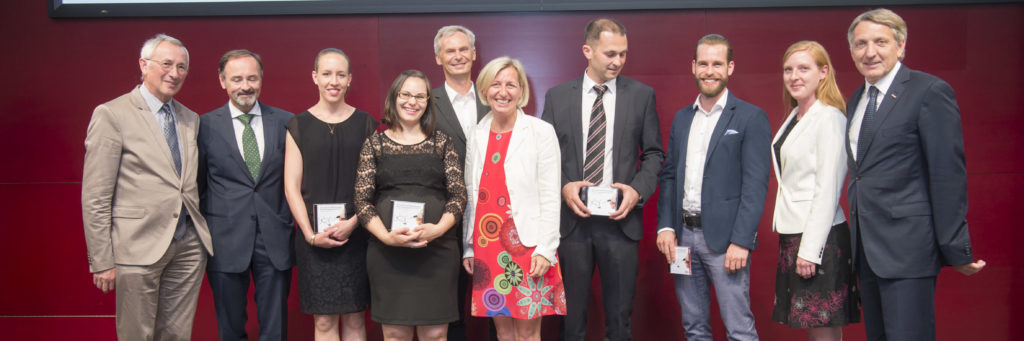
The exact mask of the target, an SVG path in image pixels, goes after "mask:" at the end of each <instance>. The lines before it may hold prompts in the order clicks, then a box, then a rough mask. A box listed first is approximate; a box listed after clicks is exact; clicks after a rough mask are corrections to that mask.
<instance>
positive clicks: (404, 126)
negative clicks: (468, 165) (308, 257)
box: [355, 70, 466, 341]
mask: <svg viewBox="0 0 1024 341" xmlns="http://www.w3.org/2000/svg"><path fill="white" fill-rule="evenodd" d="M432 99H433V97H431V95H430V84H429V83H428V81H427V77H426V76H424V75H423V73H422V72H419V71H416V70H409V71H405V72H403V73H402V74H401V75H399V76H398V78H397V79H395V82H394V83H393V84H392V85H391V90H390V91H388V95H387V98H386V99H385V101H384V108H385V112H384V118H383V122H384V124H387V126H388V130H386V131H384V132H379V133H376V134H373V136H371V137H370V138H369V139H367V140H366V142H365V143H364V144H363V148H362V151H361V152H360V154H359V170H358V175H357V178H356V188H355V191H356V210H357V212H358V215H359V221H360V222H361V223H362V224H363V226H366V229H367V230H369V231H370V233H372V234H373V236H374V237H375V238H370V243H369V247H368V249H367V252H366V267H367V272H368V273H369V276H370V286H371V287H372V288H373V289H372V290H371V304H372V305H373V310H372V314H371V317H372V318H373V320H374V321H377V322H380V323H381V324H382V326H383V331H384V339H385V340H412V338H413V335H414V334H415V335H417V336H418V337H419V339H420V340H423V341H426V340H444V339H445V338H446V337H447V332H448V330H447V325H448V323H449V322H452V321H455V320H457V319H458V309H457V307H456V304H457V302H458V300H457V299H456V294H455V292H456V285H457V281H458V271H459V259H460V257H461V255H460V254H459V246H458V243H459V240H458V238H457V237H456V236H455V230H454V229H452V225H454V224H455V221H456V217H459V216H460V215H461V214H462V212H463V209H464V207H465V205H466V187H465V184H464V183H463V176H462V164H461V163H460V162H459V157H458V154H456V152H455V147H454V146H453V145H452V140H451V138H450V137H449V136H447V135H445V134H444V133H442V132H439V131H435V130H434V117H433V114H432V113H430V112H429V111H428V110H427V108H430V107H431V101H432ZM396 202H405V203H422V204H423V210H422V212H421V214H419V215H417V218H416V219H417V220H418V222H419V224H418V225H413V226H412V227H397V226H396V227H395V228H393V229H392V228H391V227H392V218H393V217H392V212H393V207H394V206H395V203H396Z"/></svg>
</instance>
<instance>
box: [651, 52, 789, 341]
mask: <svg viewBox="0 0 1024 341" xmlns="http://www.w3.org/2000/svg"><path fill="white" fill-rule="evenodd" d="M692 68H693V75H694V76H695V77H696V81H697V87H698V88H699V89H700V95H699V96H698V97H697V101H696V103H694V104H693V105H690V106H686V107H684V108H683V109H680V110H679V112H677V113H676V116H675V118H674V119H673V122H672V130H671V134H670V135H669V145H668V150H669V153H668V160H666V161H665V166H664V168H663V169H662V171H661V192H660V193H661V194H660V195H659V197H658V226H659V227H660V228H659V230H658V240H657V245H658V250H659V251H661V252H662V253H663V254H664V255H665V257H666V260H668V262H670V263H671V262H673V261H674V260H675V257H676V246H677V245H678V246H685V247H689V250H690V259H691V266H692V274H691V275H676V276H674V279H675V289H676V298H677V299H678V300H679V305H680V306H681V307H682V312H683V327H684V328H685V329H686V339H687V340H691V341H695V340H711V338H712V334H711V323H710V318H711V316H710V315H711V302H710V300H711V291H710V288H709V287H708V284H709V283H710V284H712V285H714V287H715V294H716V297H717V298H718V307H719V309H720V310H721V312H722V320H723V322H724V323H725V328H726V330H727V334H728V337H729V339H730V340H757V339H758V338H757V331H756V330H755V329H754V314H753V313H752V312H751V311H750V294H749V292H750V268H749V267H748V265H749V264H750V262H749V259H750V258H749V256H750V251H751V250H753V249H754V248H756V247H757V228H758V225H759V223H760V221H761V213H762V212H763V211H764V201H765V196H766V195H767V192H768V173H769V169H770V167H771V158H770V155H771V151H770V148H771V130H770V128H769V125H768V116H767V115H765V112H764V110H761V108H758V107H756V106H754V105H751V104H750V103H747V102H744V101H743V100H740V99H739V98H736V96H733V95H732V94H731V93H729V91H728V89H726V85H727V84H728V82H729V76H730V75H731V74H732V72H733V68H734V63H733V60H732V47H731V45H729V41H728V40H726V39H725V37H722V36H720V35H717V34H709V35H707V36H704V37H703V38H701V39H700V40H699V41H697V49H696V53H695V54H694V59H693V61H692Z"/></svg>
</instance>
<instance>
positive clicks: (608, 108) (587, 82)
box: [581, 72, 618, 187]
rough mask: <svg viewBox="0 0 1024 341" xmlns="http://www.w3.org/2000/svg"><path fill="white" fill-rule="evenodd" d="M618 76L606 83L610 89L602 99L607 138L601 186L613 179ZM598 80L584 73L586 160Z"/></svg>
mask: <svg viewBox="0 0 1024 341" xmlns="http://www.w3.org/2000/svg"><path fill="white" fill-rule="evenodd" d="M616 80H618V78H614V79H612V80H609V81H607V82H604V85H606V86H608V90H606V91H605V92H604V98H603V99H602V105H604V118H605V122H606V123H605V133H604V134H605V138H604V170H603V171H602V173H601V175H602V177H601V183H600V185H601V186H605V187H607V186H611V184H612V183H613V182H612V181H613V180H612V169H613V167H612V166H613V163H614V161H613V160H614V158H612V150H614V148H613V147H614V146H615V139H614V138H612V137H613V136H615V134H614V132H615V99H616V95H618V89H616V86H615V81H616ZM595 85H597V82H595V81H594V80H592V79H590V76H588V75H587V74H586V72H584V73H583V89H582V91H583V102H582V105H583V106H582V108H583V110H582V113H581V114H582V115H583V120H582V121H583V134H582V135H583V148H581V149H582V150H583V155H582V157H583V159H582V160H584V162H585V160H586V159H587V138H588V137H589V136H590V111H591V110H593V109H594V101H595V100H597V90H594V86H595Z"/></svg>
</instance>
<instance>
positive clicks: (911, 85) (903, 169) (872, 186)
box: [846, 65, 973, 278]
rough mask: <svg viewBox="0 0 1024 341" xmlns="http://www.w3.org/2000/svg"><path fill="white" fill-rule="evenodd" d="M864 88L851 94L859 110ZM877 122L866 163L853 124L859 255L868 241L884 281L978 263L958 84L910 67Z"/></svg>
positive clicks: (899, 75)
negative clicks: (969, 211) (973, 244)
mask: <svg viewBox="0 0 1024 341" xmlns="http://www.w3.org/2000/svg"><path fill="white" fill-rule="evenodd" d="M863 92H864V86H863V85H862V86H861V87H860V88H859V89H857V91H856V92H854V93H853V96H851V97H850V101H849V103H848V104H847V106H846V108H847V112H848V113H851V115H852V114H853V113H854V110H856V108H857V103H858V102H859V101H860V98H861V95H862V94H863ZM850 122H853V120H852V119H851V120H850ZM875 122H876V123H875V124H876V125H877V126H878V129H877V130H876V131H875V135H874V137H873V138H872V139H871V141H870V145H868V146H867V150H866V152H865V154H864V156H863V158H862V159H860V160H854V155H855V154H856V151H853V150H850V143H849V142H850V141H849V136H850V132H849V124H848V125H847V134H846V137H847V140H846V153H847V164H848V166H849V167H848V168H849V169H850V173H849V185H848V187H847V200H848V201H849V204H850V227H851V228H853V232H854V233H853V243H854V244H853V245H854V252H857V251H856V249H857V248H856V245H857V238H863V240H862V241H861V242H862V245H863V246H864V256H865V257H866V259H867V260H868V263H869V264H871V269H872V270H873V271H874V272H875V274H877V275H878V276H879V277H882V278H918V277H926V276H936V275H938V273H939V270H940V269H941V268H942V266H943V265H961V264H967V263H970V262H972V261H973V256H972V254H971V237H970V235H969V234H968V231H967V165H966V162H965V161H964V139H963V133H962V131H961V128H960V109H959V108H958V107H957V105H956V96H955V95H954V94H953V89H952V88H951V87H950V86H949V84H947V83H946V82H944V81H943V80H941V79H939V78H937V77H935V76H932V75H929V74H927V73H924V72H920V71H914V70H911V69H909V68H907V67H906V65H903V66H901V67H900V69H899V70H898V71H897V72H896V76H895V78H894V79H893V82H892V85H890V86H889V90H888V91H887V92H886V93H885V95H884V96H883V99H882V103H881V104H879V106H878V110H877V111H876V113H875ZM863 140H864V139H863V138H861V141H863ZM854 255H855V257H853V259H854V260H856V259H857V257H856V253H855V254H854Z"/></svg>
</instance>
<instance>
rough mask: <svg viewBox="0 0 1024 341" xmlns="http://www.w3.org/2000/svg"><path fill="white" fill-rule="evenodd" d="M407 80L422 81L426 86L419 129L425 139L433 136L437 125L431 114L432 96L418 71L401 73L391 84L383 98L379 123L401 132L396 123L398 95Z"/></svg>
mask: <svg viewBox="0 0 1024 341" xmlns="http://www.w3.org/2000/svg"><path fill="white" fill-rule="evenodd" d="M409 78H419V79H422V80H423V83H424V86H426V90H427V92H426V94H427V103H424V104H423V105H424V111H423V116H420V129H421V130H423V133H424V134H426V135H427V137H431V136H434V129H435V128H436V125H437V120H436V119H434V112H433V111H434V110H433V108H434V96H432V95H431V94H430V80H429V79H427V75H425V74H423V72H420V70H405V71H402V73H401V74H399V75H398V77H397V78H395V81H394V82H392V83H391V89H390V90H388V95H387V96H386V97H384V117H381V123H384V124H386V125H387V126H388V129H391V128H395V129H396V130H402V125H401V124H399V123H398V93H400V92H402V86H403V85H405V81H406V80H407V79H409Z"/></svg>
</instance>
